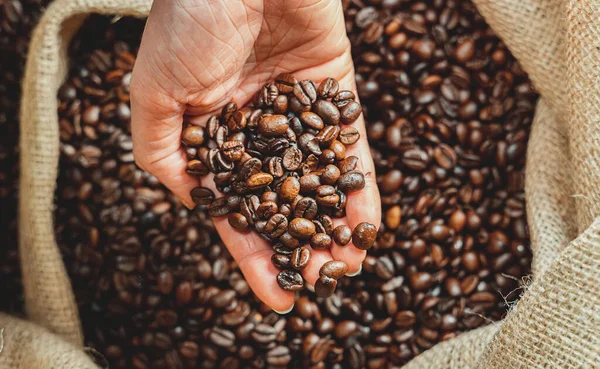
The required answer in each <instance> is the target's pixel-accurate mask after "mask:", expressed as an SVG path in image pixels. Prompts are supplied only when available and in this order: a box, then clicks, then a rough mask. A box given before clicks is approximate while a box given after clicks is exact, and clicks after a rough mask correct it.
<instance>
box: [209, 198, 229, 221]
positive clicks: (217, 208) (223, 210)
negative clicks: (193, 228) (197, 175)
mask: <svg viewBox="0 0 600 369" xmlns="http://www.w3.org/2000/svg"><path fill="white" fill-rule="evenodd" d="M230 211H231V209H230V207H229V204H228V202H227V197H218V198H216V199H215V200H213V202H211V203H210V205H209V207H208V214H209V215H210V216H211V217H213V218H219V217H224V216H225V215H227V214H229V212H230Z"/></svg>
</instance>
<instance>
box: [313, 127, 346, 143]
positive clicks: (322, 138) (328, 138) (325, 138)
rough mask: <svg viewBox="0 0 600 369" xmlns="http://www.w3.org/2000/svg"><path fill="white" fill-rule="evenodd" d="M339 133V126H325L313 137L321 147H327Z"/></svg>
mask: <svg viewBox="0 0 600 369" xmlns="http://www.w3.org/2000/svg"><path fill="white" fill-rule="evenodd" d="M339 134H340V127H339V126H326V127H325V128H323V129H322V130H321V131H320V132H319V133H318V134H317V135H316V136H315V137H316V138H317V140H318V141H319V145H321V146H322V147H329V146H330V145H331V143H332V142H333V140H335V139H337V138H338V136H339Z"/></svg>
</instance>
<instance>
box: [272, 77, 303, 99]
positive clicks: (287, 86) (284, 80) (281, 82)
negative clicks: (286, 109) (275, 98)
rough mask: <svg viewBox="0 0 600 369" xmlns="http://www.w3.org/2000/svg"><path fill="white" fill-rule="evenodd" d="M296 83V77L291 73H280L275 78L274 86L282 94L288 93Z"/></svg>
mask: <svg viewBox="0 0 600 369" xmlns="http://www.w3.org/2000/svg"><path fill="white" fill-rule="evenodd" d="M297 83H298V80H297V79H296V77H294V76H293V75H292V74H288V73H282V74H280V75H278V76H277V77H276V78H275V86H277V89H278V90H279V92H280V93H282V94H290V93H292V91H294V87H295V86H296V84H297Z"/></svg>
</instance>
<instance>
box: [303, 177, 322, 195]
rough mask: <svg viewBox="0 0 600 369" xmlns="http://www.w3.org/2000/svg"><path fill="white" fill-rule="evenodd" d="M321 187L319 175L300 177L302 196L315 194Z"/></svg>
mask: <svg viewBox="0 0 600 369" xmlns="http://www.w3.org/2000/svg"><path fill="white" fill-rule="evenodd" d="M319 186H321V178H320V176H318V175H317V174H314V173H311V174H306V175H303V176H302V177H300V192H301V193H302V194H311V193H314V192H315V191H316V190H317V188H319Z"/></svg>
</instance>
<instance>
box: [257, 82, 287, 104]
mask: <svg viewBox="0 0 600 369" xmlns="http://www.w3.org/2000/svg"><path fill="white" fill-rule="evenodd" d="M278 96H279V90H278V89H277V86H276V85H275V84H270V83H267V84H266V85H264V86H263V87H262V88H261V89H260V91H259V92H258V93H257V94H256V98H255V103H256V105H257V106H274V105H275V101H276V99H277V97H278ZM286 100H287V99H286ZM284 110H285V109H284Z"/></svg>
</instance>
